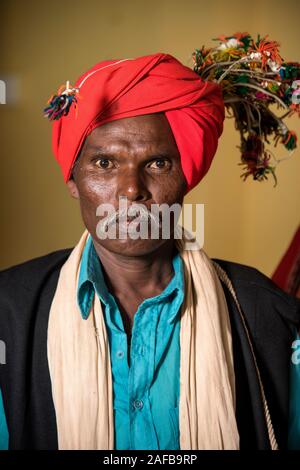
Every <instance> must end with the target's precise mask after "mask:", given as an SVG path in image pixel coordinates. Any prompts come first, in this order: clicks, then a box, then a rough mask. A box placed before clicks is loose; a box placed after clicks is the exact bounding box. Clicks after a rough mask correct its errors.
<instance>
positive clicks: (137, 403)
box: [133, 400, 144, 410]
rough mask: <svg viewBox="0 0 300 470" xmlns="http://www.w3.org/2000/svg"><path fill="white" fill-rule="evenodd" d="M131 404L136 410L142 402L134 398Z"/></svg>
mask: <svg viewBox="0 0 300 470" xmlns="http://www.w3.org/2000/svg"><path fill="white" fill-rule="evenodd" d="M133 406H134V408H135V409H136V410H141V409H142V408H143V406H144V403H143V402H142V400H134V402H133Z"/></svg>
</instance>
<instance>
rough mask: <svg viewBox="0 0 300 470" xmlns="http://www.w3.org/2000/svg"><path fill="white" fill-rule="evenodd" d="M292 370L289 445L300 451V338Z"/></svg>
mask: <svg viewBox="0 0 300 470" xmlns="http://www.w3.org/2000/svg"><path fill="white" fill-rule="evenodd" d="M292 348H293V353H292V360H291V369H290V419H289V421H290V426H289V443H288V447H289V449H291V450H300V336H299V335H297V337H296V340H295V341H294V343H293V345H292Z"/></svg>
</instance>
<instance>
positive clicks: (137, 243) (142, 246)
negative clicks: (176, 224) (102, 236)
mask: <svg viewBox="0 0 300 470" xmlns="http://www.w3.org/2000/svg"><path fill="white" fill-rule="evenodd" d="M167 241H168V240H163V239H158V240H151V239H147V240H142V239H138V240H132V239H131V238H127V239H116V240H98V243H99V245H102V246H103V247H104V248H106V249H107V250H109V251H111V252H113V253H116V254H120V255H124V256H144V255H147V254H150V253H152V252H153V251H155V250H157V249H158V248H159V247H161V246H162V245H163V244H164V243H166V242H167Z"/></svg>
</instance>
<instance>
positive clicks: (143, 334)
mask: <svg viewBox="0 0 300 470" xmlns="http://www.w3.org/2000/svg"><path fill="white" fill-rule="evenodd" d="M157 323H158V308H157V305H149V304H148V305H147V306H145V305H144V306H142V308H140V309H138V311H137V313H136V315H135V317H134V324H133V329H132V338H131V351H130V356H131V365H130V368H129V380H128V397H129V403H128V412H129V422H130V442H131V449H145V450H147V449H159V445H158V439H157V435H156V432H155V427H154V423H153V416H152V412H151V406H150V400H149V389H150V386H151V383H152V381H153V375H154V364H155V337H156V329H157ZM141 429H143V432H142V433H141Z"/></svg>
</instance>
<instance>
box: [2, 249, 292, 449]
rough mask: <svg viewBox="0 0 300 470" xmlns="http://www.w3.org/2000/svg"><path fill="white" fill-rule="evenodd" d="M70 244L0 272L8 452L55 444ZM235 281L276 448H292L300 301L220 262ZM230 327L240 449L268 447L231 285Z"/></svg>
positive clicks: (245, 270)
mask: <svg viewBox="0 0 300 470" xmlns="http://www.w3.org/2000/svg"><path fill="white" fill-rule="evenodd" d="M70 251H71V249H65V250H60V251H56V252H53V253H50V254H48V255H46V256H42V257H40V258H36V259H33V260H30V261H28V262H26V263H23V264H20V265H18V266H14V267H12V268H9V269H6V270H4V271H2V272H0V340H2V341H4V342H5V344H6V364H4V365H0V388H1V390H2V394H3V402H4V408H5V413H6V417H7V424H8V429H9V448H10V449H57V447H58V444H57V429H56V419H55V410H54V405H53V400H52V394H51V383H50V375H49V369H48V362H47V325H48V317H49V311H50V305H51V301H52V299H53V296H54V293H55V289H56V286H57V281H58V276H59V272H60V268H61V267H62V265H63V263H64V262H65V261H66V259H67V257H68V255H69V254H70ZM215 261H217V262H218V263H219V265H220V266H221V267H222V268H223V269H224V270H225V271H226V273H227V275H228V276H229V278H230V279H231V281H232V284H233V286H234V288H235V291H236V293H237V296H238V300H239V302H240V305H241V307H242V310H243V314H244V317H245V320H246V323H247V326H248V329H249V332H250V337H251V340H252V343H253V346H254V351H255V355H256V359H257V362H258V366H259V369H260V373H261V377H262V381H263V385H264V389H265V393H266V398H267V401H268V404H269V409H270V413H271V418H272V423H273V426H274V430H275V435H276V438H277V441H278V444H279V448H286V447H287V435H288V397H289V368H290V355H291V343H292V341H293V339H294V337H295V332H296V328H298V326H299V322H300V302H299V301H298V300H297V299H296V298H294V297H291V296H289V295H287V294H286V293H284V292H283V291H281V290H280V289H278V288H277V287H276V286H275V285H274V284H273V283H272V281H271V280H270V279H268V278H267V277H266V276H264V275H263V274H262V273H260V272H259V271H257V270H256V269H254V268H251V267H248V266H244V265H241V264H237V263H231V262H228V261H223V260H215ZM223 288H224V292H225V296H226V299H227V302H228V307H229V314H230V320H231V325H232V336H233V352H234V363H235V377H236V395H237V409H236V416H237V423H238V428H239V433H240V445H241V449H269V448H270V446H269V439H268V433H267V427H266V422H265V417H264V412H263V405H262V397H261V391H260V387H259V383H258V378H257V372H256V369H255V367H254V362H253V356H252V354H251V352H250V348H249V341H248V339H247V338H246V334H245V329H244V327H243V325H242V321H241V318H240V315H239V313H238V311H237V308H236V306H235V303H234V301H233V298H232V296H231V294H230V293H229V291H228V289H227V287H226V286H225V285H223Z"/></svg>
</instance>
